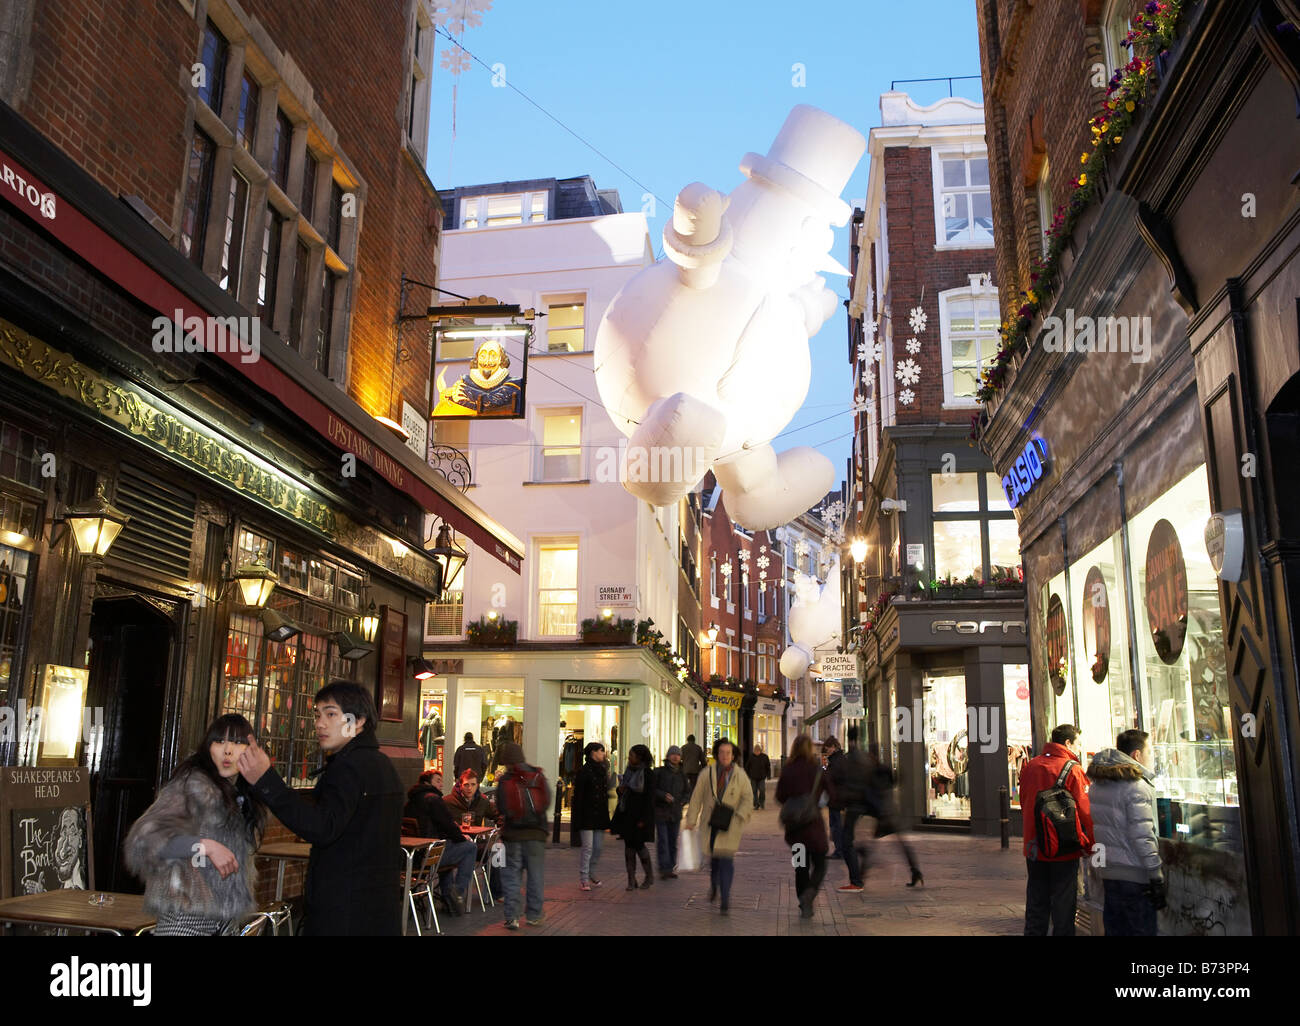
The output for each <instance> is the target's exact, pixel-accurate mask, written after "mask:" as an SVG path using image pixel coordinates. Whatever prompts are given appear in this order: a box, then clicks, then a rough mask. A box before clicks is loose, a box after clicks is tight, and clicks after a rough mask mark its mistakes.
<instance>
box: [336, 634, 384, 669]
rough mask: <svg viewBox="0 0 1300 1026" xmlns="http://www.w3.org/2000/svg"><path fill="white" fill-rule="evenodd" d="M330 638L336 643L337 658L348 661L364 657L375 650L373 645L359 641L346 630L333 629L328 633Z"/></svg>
mask: <svg viewBox="0 0 1300 1026" xmlns="http://www.w3.org/2000/svg"><path fill="white" fill-rule="evenodd" d="M330 640H331V641H333V642H334V644H336V645H338V647H339V658H340V659H343V660H345V661H347V662H350V663H351V662H356V661H357V660H358V659H364V658H365V657H366V656H368V655H369V654H370V653H371V652H373V651H374V650H375V649H374V646H373V645H369V644H367V643H366V642H364V641H361V640H360V639H359V638H356V637H354V636H353V635H351V634H349V633H348V632H347V631H335V632H334V633H333V634H331V635H330Z"/></svg>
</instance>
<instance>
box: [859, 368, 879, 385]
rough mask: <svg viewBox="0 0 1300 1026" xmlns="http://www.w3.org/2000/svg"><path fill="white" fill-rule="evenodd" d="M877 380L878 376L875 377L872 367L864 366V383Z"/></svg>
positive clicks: (867, 383)
mask: <svg viewBox="0 0 1300 1026" xmlns="http://www.w3.org/2000/svg"><path fill="white" fill-rule="evenodd" d="M875 380H876V377H875V375H874V374H873V373H872V372H871V368H870V367H863V368H862V383H863V384H864V385H869V384H871V383H872V382H874V381H875Z"/></svg>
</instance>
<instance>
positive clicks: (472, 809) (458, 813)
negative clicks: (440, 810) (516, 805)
mask: <svg viewBox="0 0 1300 1026" xmlns="http://www.w3.org/2000/svg"><path fill="white" fill-rule="evenodd" d="M478 781H479V778H478V774H477V773H475V772H474V770H472V769H467V770H465V772H463V773H462V774H461V775H460V779H459V780H457V781H456V786H455V787H453V788H452V789H451V794H449V795H447V796H446V797H445V798H444V799H443V801H445V802H446V803H447V807H448V808H450V809H451V814H452V815H453V816H454V817H455V818H456V819H458V820H460V821H461V822H464V820H465V817H466V816H469V818H470V824H469V825H470V826H483V825H485V824H487V825H490V824H492V823H495V822H496V821H497V820H498V819H499V818H500V812H499V811H498V810H497V807H496V804H495V803H494V802H493V801H492V799H490V798H488V797H487V795H485V794H484V793H483V792H482V791H481V790H480V789H479V786H478Z"/></svg>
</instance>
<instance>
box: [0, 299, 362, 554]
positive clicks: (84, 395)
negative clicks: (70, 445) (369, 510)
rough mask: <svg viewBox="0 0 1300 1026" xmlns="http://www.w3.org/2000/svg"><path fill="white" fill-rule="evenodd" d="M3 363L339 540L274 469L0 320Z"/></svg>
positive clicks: (318, 510) (327, 515) (320, 513)
mask: <svg viewBox="0 0 1300 1026" xmlns="http://www.w3.org/2000/svg"><path fill="white" fill-rule="evenodd" d="M0 363H2V364H5V365H8V366H9V367H12V368H14V369H15V370H18V371H21V372H22V373H23V374H26V375H27V376H28V377H29V378H31V379H32V380H34V381H39V382H40V383H41V384H42V385H45V386H46V387H47V388H49V389H52V390H53V391H55V392H57V393H58V394H59V395H61V396H64V397H66V398H68V399H72V400H74V401H76V402H78V403H80V404H81V405H82V406H85V407H87V408H88V409H91V410H94V411H95V412H96V413H98V414H99V416H100V417H101V418H102V419H104V420H106V421H109V422H110V423H112V424H116V425H117V426H118V427H120V428H123V429H124V430H126V431H127V432H129V433H130V434H131V435H133V436H135V437H136V438H139V439H140V440H141V441H143V442H146V443H148V444H149V445H150V446H151V447H152V448H154V449H156V450H158V451H160V452H163V453H166V454H167V455H169V456H171V457H173V458H175V459H177V460H179V461H180V462H182V463H185V464H188V465H189V466H191V467H193V468H195V469H197V470H199V471H201V472H203V473H204V474H207V475H208V476H209V477H212V478H215V479H217V480H219V481H224V482H225V483H226V484H228V485H230V486H231V487H232V488H235V489H236V490H237V491H240V492H242V493H243V494H245V495H248V496H250V497H252V498H254V499H256V500H257V501H258V502H260V503H262V504H263V505H266V506H269V507H271V508H272V509H274V510H277V511H278V512H281V513H284V514H285V515H286V516H289V517H292V518H293V519H294V520H297V521H299V522H301V523H304V524H307V525H308V526H310V527H313V528H315V529H316V530H317V531H320V532H321V533H322V534H325V535H327V536H329V537H333V536H334V535H335V534H336V533H337V531H338V527H339V519H338V516H337V515H336V514H335V512H334V511H333V510H332V509H331V508H330V507H329V506H327V505H326V504H325V503H323V502H320V501H319V500H318V499H316V498H315V497H313V495H312V494H311V493H310V492H308V491H307V490H306V489H303V488H299V487H298V486H297V485H295V484H294V483H293V482H292V481H291V480H289V479H288V478H287V477H285V476H284V475H282V474H281V473H280V472H278V471H277V470H275V468H273V467H271V466H270V465H268V464H265V463H264V462H263V461H261V460H260V459H258V458H257V457H255V456H253V455H252V454H251V453H248V454H245V453H244V452H242V451H240V450H239V449H238V448H236V447H235V446H233V445H230V444H228V443H226V442H225V440H223V439H221V438H219V437H216V436H213V435H209V434H206V433H204V432H203V431H202V430H201V429H200V428H197V427H194V426H192V425H190V424H187V423H185V421H183V420H181V419H180V418H179V417H177V416H174V415H172V414H170V413H167V412H166V411H165V410H162V409H158V408H157V407H155V406H153V405H151V403H150V402H149V400H147V399H146V398H145V397H144V396H142V395H140V394H139V393H137V392H135V391H134V390H132V389H131V388H129V387H127V386H124V385H119V384H116V383H114V382H112V381H110V380H109V379H107V378H105V377H101V376H100V375H98V374H96V373H95V372H94V371H92V370H90V369H89V368H88V367H85V366H83V365H82V364H80V363H78V362H77V361H76V360H74V359H73V358H72V357H70V356H68V355H67V354H66V353H61V352H59V351H58V350H56V349H52V348H50V347H49V346H47V345H46V344H45V343H44V342H42V341H40V339H37V338H35V337H33V336H31V335H29V334H27V333H26V332H25V331H23V330H22V329H20V328H17V327H15V326H14V325H12V324H10V323H9V322H8V321H5V320H0Z"/></svg>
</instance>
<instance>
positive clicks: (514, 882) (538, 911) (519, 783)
mask: <svg viewBox="0 0 1300 1026" xmlns="http://www.w3.org/2000/svg"><path fill="white" fill-rule="evenodd" d="M501 766H502V767H503V768H504V769H505V772H504V773H502V774H501V776H499V777H498V778H497V797H498V801H499V805H500V809H501V815H502V817H503V819H504V823H505V825H504V826H503V827H502V830H501V836H502V838H503V839H504V842H505V846H506V865H505V868H504V869H503V870H502V873H501V876H502V883H503V884H504V886H505V889H506V894H505V917H506V929H507V930H518V929H519V888H520V885H521V883H522V882H523V881H522V879H521V878H522V877H523V875H524V874H525V873H526V874H527V877H528V894H527V900H526V902H525V905H524V912H525V914H526V915H527V917H528V925H529V926H537V925H538V924H540V923H541V922H542V919H543V912H542V905H543V901H544V893H545V886H546V884H545V879H544V874H545V865H544V863H545V859H546V839H547V836H548V831H547V827H548V823H547V819H546V810H547V809H549V808H550V807H551V787H550V785H549V784H548V783H547V782H546V775H545V774H544V773H542V771H541V770H540V769H538V768H537V767H536V766H531V765H529V764H528V763H526V762H525V761H524V749H523V747H522V746H521V745H518V744H516V743H515V742H513V741H507V742H506V743H505V744H503V745H502V746H501Z"/></svg>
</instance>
